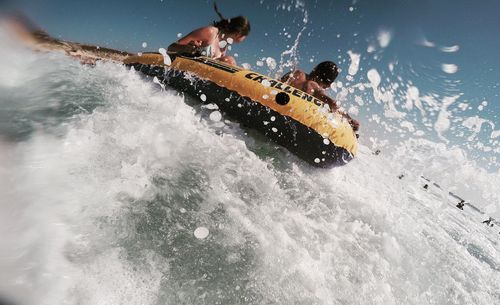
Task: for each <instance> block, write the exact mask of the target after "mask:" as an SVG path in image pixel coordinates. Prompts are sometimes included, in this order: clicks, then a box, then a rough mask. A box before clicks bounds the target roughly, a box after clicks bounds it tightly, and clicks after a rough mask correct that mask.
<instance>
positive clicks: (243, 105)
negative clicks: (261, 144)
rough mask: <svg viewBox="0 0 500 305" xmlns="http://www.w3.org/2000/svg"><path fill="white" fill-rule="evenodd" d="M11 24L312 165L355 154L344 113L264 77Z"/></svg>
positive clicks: (33, 41) (36, 43)
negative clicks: (138, 75) (224, 119)
mask: <svg viewBox="0 0 500 305" xmlns="http://www.w3.org/2000/svg"><path fill="white" fill-rule="evenodd" d="M12 24H13V28H14V32H15V33H16V35H17V36H18V37H19V38H20V39H21V40H22V41H24V43H26V44H27V45H29V46H30V47H31V48H33V49H34V50H40V51H63V52H65V53H66V54H68V55H70V56H72V57H76V58H79V59H80V60H82V59H85V60H86V61H83V62H85V63H88V62H87V61H89V60H90V63H92V62H95V61H96V60H108V61H113V62H117V63H121V64H125V65H126V66H128V67H131V68H132V67H133V68H134V69H135V70H137V71H140V72H142V73H144V74H145V75H147V76H149V77H156V78H157V79H158V80H159V81H161V82H163V83H164V84H165V85H168V86H171V87H173V88H175V89H177V90H179V91H182V92H186V93H187V94H190V95H192V96H197V97H199V98H200V100H202V101H203V102H206V103H215V104H217V105H218V107H219V109H220V110H221V112H223V113H224V114H225V115H226V116H230V117H232V118H234V119H235V120H236V121H238V122H240V123H242V124H244V125H246V126H248V127H251V128H254V129H256V130H258V131H260V132H261V133H262V134H264V135H265V136H267V137H268V138H270V139H271V140H273V141H274V142H276V143H278V144H280V145H282V146H284V147H285V148H287V149H288V150H289V151H291V152H292V153H294V154H295V155H297V156H298V157H300V158H301V159H303V160H305V161H307V162H309V163H311V164H312V165H315V166H319V167H332V166H339V165H344V164H346V163H347V162H349V161H350V160H351V159H352V158H353V157H354V155H355V154H356V151H357V145H358V143H357V138H356V135H355V134H354V131H353V130H352V128H351V126H350V125H349V123H348V122H347V120H346V119H345V118H344V117H343V116H342V115H341V114H340V113H332V112H330V111H329V110H328V109H327V108H326V107H325V105H324V104H323V102H321V101H320V100H318V99H316V98H314V97H313V96H311V95H309V94H307V93H305V92H302V91H300V90H298V89H296V88H293V87H291V86H288V85H286V84H284V83H282V82H280V81H278V80H275V79H272V78H269V77H267V76H265V75H262V74H259V73H256V72H253V71H250V70H246V69H243V68H240V67H235V66H231V65H227V64H225V63H222V62H220V61H216V60H213V59H210V58H206V57H183V56H176V57H175V58H169V57H167V56H163V55H161V54H155V53H151V54H143V55H140V56H136V55H133V54H130V53H127V52H122V51H118V50H113V49H107V48H100V47H98V46H93V45H85V44H80V43H75V42H70V41H63V40H60V39H56V38H53V37H51V36H50V35H48V34H47V33H45V32H43V31H40V30H37V29H36V28H35V27H31V28H30V26H29V25H26V24H23V23H22V22H21V23H19V22H17V21H14V22H13V23H12Z"/></svg>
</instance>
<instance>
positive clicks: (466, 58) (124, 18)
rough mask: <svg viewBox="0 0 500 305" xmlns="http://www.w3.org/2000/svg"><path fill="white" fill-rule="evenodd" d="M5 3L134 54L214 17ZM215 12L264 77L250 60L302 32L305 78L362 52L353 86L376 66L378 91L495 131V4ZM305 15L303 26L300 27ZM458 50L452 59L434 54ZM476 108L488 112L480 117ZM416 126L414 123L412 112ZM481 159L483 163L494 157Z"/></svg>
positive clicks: (177, 4)
mask: <svg viewBox="0 0 500 305" xmlns="http://www.w3.org/2000/svg"><path fill="white" fill-rule="evenodd" d="M3 3H4V4H3V7H4V10H18V11H21V12H23V13H24V14H26V15H28V16H29V17H30V18H31V19H32V20H34V21H35V23H37V24H38V25H40V26H41V27H42V28H44V29H45V30H47V31H48V32H49V33H51V34H52V35H54V36H56V37H61V38H64V39H67V40H73V41H79V42H87V43H94V44H98V45H101V46H108V47H112V48H117V49H125V50H128V51H132V52H138V51H156V50H157V49H158V48H159V47H166V46H168V44H169V43H171V42H172V41H175V40H176V39H177V34H178V33H182V34H186V33H188V32H189V31H191V30H192V29H195V28H197V27H201V26H204V25H207V24H209V23H210V22H211V21H213V20H215V19H216V14H215V13H214V11H213V9H212V1H207V0H190V1H177V0H175V1H174V0H163V1H162V0H143V1H136V0H120V1H103V0H99V1H98V0H86V1H68V0H44V1H39V0H15V1H12V0H7V1H5V0H4V2H3ZM296 3H303V7H302V6H301V5H299V7H297V6H296ZM218 5H219V8H220V10H221V12H222V13H223V14H224V15H225V16H228V17H230V16H235V15H240V14H241V15H245V16H247V17H248V18H249V19H250V21H251V24H252V32H251V34H250V36H249V37H248V39H247V40H246V41H245V42H244V43H242V44H240V45H237V46H235V47H234V48H233V50H232V51H233V52H234V53H238V55H239V56H238V58H237V60H238V61H239V62H240V63H241V62H248V63H250V64H252V67H253V68H254V69H257V70H261V72H265V70H263V69H262V68H259V67H256V65H255V63H256V61H257V60H259V59H260V58H262V57H263V56H271V57H273V58H275V59H279V58H280V54H281V52H283V51H284V50H286V49H288V48H290V46H291V45H293V42H294V40H295V38H296V37H297V34H298V33H299V31H300V30H301V29H302V28H303V27H304V26H305V29H304V31H303V33H302V36H301V39H300V43H299V47H298V59H299V61H300V66H301V67H302V68H304V69H305V70H309V69H310V68H311V67H312V66H314V64H316V63H318V62H320V61H323V60H327V59H333V60H335V61H338V63H339V64H340V66H341V68H342V69H343V70H344V71H347V69H348V67H349V56H348V55H347V51H349V50H351V51H352V52H354V53H359V54H361V64H360V66H361V70H360V72H359V73H358V74H357V75H356V76H355V79H354V83H356V82H366V81H367V79H366V72H367V71H368V70H369V69H372V68H375V69H377V71H378V72H379V73H380V75H381V76H382V85H384V82H387V83H390V82H398V80H397V78H398V77H400V78H402V79H403V81H399V82H401V83H404V84H412V85H415V86H416V87H418V88H419V90H420V92H421V93H425V94H429V95H434V96H436V98H437V99H440V98H442V97H443V96H452V95H455V94H462V96H461V97H460V98H459V101H458V102H465V103H467V104H469V105H470V108H469V109H468V110H466V111H461V112H460V111H458V110H457V109H456V107H455V106H454V107H452V108H453V109H451V110H453V111H455V112H453V113H452V114H459V115H460V116H468V117H470V116H476V115H477V116H479V117H481V118H484V119H487V120H489V121H490V122H492V123H494V124H495V125H496V128H495V129H497V130H498V129H500V126H499V125H500V118H499V113H500V103H499V101H498V100H499V91H500V56H498V50H500V39H499V38H498V37H499V36H498V35H499V33H498V30H499V29H500V18H499V17H498V12H500V1H497V0H485V1H467V0H440V1H431V0H377V1H373V0H350V1H343V0H336V1H320V0H318V1H313V0H311V1H299V2H297V1H295V0H286V1H270V0H254V1H249V0H231V1H229V0H219V1H218ZM289 7H290V10H288V8H289ZM304 8H305V10H306V11H307V14H308V20H307V23H304V22H303V19H304V12H303V11H304ZM381 31H382V32H384V31H385V32H387V33H390V34H391V40H390V44H389V45H388V46H387V47H386V48H383V50H382V49H380V48H378V49H377V50H376V51H374V52H373V53H369V52H367V48H368V46H369V45H376V42H377V35H378V33H380V32H381ZM288 35H290V38H288ZM423 41H427V46H423V45H422V42H423ZM143 42H147V44H148V47H147V48H146V49H143V48H142V43H143ZM431 43H432V44H431ZM456 45H458V46H459V50H458V51H457V52H451V53H450V52H443V51H442V49H441V48H443V47H452V46H456ZM389 63H397V65H396V67H395V68H394V70H393V71H389V69H388V64H389ZM442 64H453V65H456V66H457V67H458V71H457V72H456V73H453V74H449V73H445V72H444V71H443V70H442V68H441V65H442ZM345 76H346V73H345V72H344V73H343V74H341V76H340V77H339V80H340V81H342V82H344V83H345V82H346V80H345ZM367 98H369V97H367ZM484 101H486V102H487V106H485V107H482V108H483V110H481V111H480V110H478V107H479V106H480V104H481V103H483V102H484ZM458 102H457V103H456V104H458ZM480 108H481V107H480ZM370 111H372V112H373V111H374V110H366V109H361V110H360V113H359V116H360V118H361V121H363V120H364V119H366V118H367V117H369V116H370V115H371V114H372V113H370ZM414 118H415V119H416V120H418V114H415V115H414ZM417 125H418V124H417ZM460 130H461V129H460V128H457V130H456V133H457V134H460ZM492 131H493V128H492V127H491V126H490V125H487V124H485V125H483V129H482V130H481V133H480V134H479V135H478V136H477V138H475V140H478V141H483V142H484V143H485V144H488V145H492V144H493V145H495V144H497V143H498V141H497V142H492V140H491V139H490V134H491V132H492ZM465 133H466V134H467V131H466V130H465ZM432 136H435V135H432ZM450 139H451V141H452V142H455V143H459V142H460V141H462V140H463V136H460V135H450ZM480 154H482V156H483V157H485V158H491V156H492V155H495V153H484V152H483V153H480ZM496 155H498V154H496Z"/></svg>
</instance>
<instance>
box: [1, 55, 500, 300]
mask: <svg viewBox="0 0 500 305" xmlns="http://www.w3.org/2000/svg"><path fill="white" fill-rule="evenodd" d="M23 52H24V51H19V52H17V49H16V52H11V53H9V52H7V51H6V50H3V49H0V55H2V56H0V64H1V66H2V67H3V70H2V71H0V79H1V80H6V82H1V83H0V96H1V97H2V98H1V99H0V107H2V108H1V109H2V110H6V109H9V111H12V112H10V113H9V114H11V116H12V117H20V118H23V120H18V121H15V124H13V126H14V127H15V128H14V129H6V127H5V125H0V131H1V132H2V140H1V141H0V180H1V181H2V184H1V185H0V195H1V196H0V253H1V254H0V270H2V272H0V295H1V296H6V297H11V298H13V299H15V300H16V301H17V302H18V303H19V304H26V305H31V304H42V305H43V304H82V305H87V304H124V303H126V304H160V303H161V304H182V303H186V304H215V303H217V302H220V303H221V304H237V303H241V302H243V301H242V297H243V298H247V299H246V300H245V301H244V302H245V303H254V304H262V303H277V304H280V303H281V304H313V303H316V304H337V303H338V304H344V303H345V304H431V303H434V304H481V305H482V304H494V303H495V302H496V300H497V299H498V291H500V284H499V283H500V280H499V275H498V274H499V272H498V271H499V269H500V268H499V266H500V261H499V257H500V256H499V251H500V250H499V249H498V231H497V230H495V228H496V226H495V227H494V228H490V227H486V226H484V225H483V224H481V223H480V222H481V221H483V220H484V219H485V217H486V215H484V214H480V213H478V212H476V211H475V210H473V209H472V208H471V207H470V206H466V207H465V209H464V211H460V210H458V209H457V208H455V206H454V205H455V204H456V202H457V200H456V198H453V197H450V196H448V195H447V192H448V191H452V192H453V193H456V194H459V195H461V196H463V197H464V199H466V200H467V201H468V202H470V203H472V204H474V206H477V207H478V208H479V209H481V210H483V211H485V212H486V213H488V215H492V216H494V217H500V210H499V208H498V204H497V202H498V200H499V199H500V195H499V193H498V181H499V179H500V177H499V174H498V172H494V173H488V172H486V171H485V170H482V169H481V168H479V167H478V166H477V165H476V164H475V162H472V161H471V160H470V157H469V156H468V154H467V153H466V152H465V151H464V150H463V149H461V148H459V147H453V146H448V145H445V144H443V143H438V142H435V141H431V140H430V139H426V138H415V137H405V138H403V137H401V138H397V139H396V141H394V139H387V138H384V137H383V132H380V134H382V135H380V134H377V135H376V134H374V133H373V132H372V130H375V131H378V130H377V129H376V128H377V127H380V128H388V129H391V130H398V128H400V127H402V128H403V129H405V130H407V131H408V132H413V133H414V134H415V136H419V135H420V136H422V135H426V133H427V131H426V132H425V133H422V130H420V129H421V127H420V125H419V126H417V125H416V124H415V122H413V121H410V118H408V117H413V116H412V113H411V112H408V113H407V115H406V116H405V118H403V119H401V118H393V119H387V118H385V117H384V115H383V114H382V113H383V112H376V113H375V112H374V113H370V117H372V118H373V123H371V122H366V123H364V124H366V126H367V127H365V128H366V129H365V134H363V135H362V137H361V138H360V139H361V141H362V142H361V145H360V147H359V153H358V155H357V157H356V159H355V160H354V161H352V162H351V163H350V164H348V165H347V166H344V167H341V168H336V169H334V170H318V169H314V168H311V167H309V166H306V165H304V164H302V163H300V161H298V160H297V159H296V158H295V157H293V156H289V155H288V154H287V153H286V152H283V150H282V149H281V148H279V146H276V145H273V144H270V143H269V142H268V141H266V140H265V139H261V138H259V137H254V136H252V135H250V134H246V132H247V131H246V130H245V129H244V128H241V127H239V125H238V124H231V122H227V121H224V122H222V120H221V121H217V122H213V121H212V120H211V119H210V118H211V114H213V113H214V112H215V111H211V112H210V113H211V114H210V115H209V116H208V119H207V117H205V116H203V114H202V113H203V111H207V110H211V109H205V108H203V109H202V108H201V107H197V106H193V107H191V106H188V105H187V104H185V103H184V101H183V98H182V97H180V95H179V94H178V93H177V92H174V91H170V90H168V89H167V90H164V91H162V90H160V88H159V87H158V85H157V84H155V83H153V82H152V81H150V80H147V79H145V78H143V77H142V76H141V75H140V74H139V73H137V72H134V71H129V70H126V69H125V68H124V67H120V66H118V65H114V64H108V63H98V64H97V65H96V66H95V67H93V68H90V67H84V66H80V65H79V63H78V62H76V61H71V60H69V59H66V58H64V57H63V55H60V54H58V55H54V54H31V53H29V52H27V53H23ZM11 72H12V74H10V73H11ZM381 75H384V74H383V73H382V72H381V71H380V73H379V71H377V70H370V71H369V72H368V75H367V77H368V79H369V82H370V84H369V85H370V87H371V88H372V89H373V90H374V92H375V90H376V91H377V92H378V93H377V94H378V96H377V97H378V99H379V101H380V102H381V104H377V103H373V102H372V101H371V99H369V98H366V96H364V95H363V96H361V94H362V93H366V94H367V95H368V94H369V96H371V94H372V92H371V91H372V90H365V91H362V90H361V88H365V86H366V84H364V85H363V84H360V85H359V86H356V87H354V88H356V91H354V94H353V95H358V97H359V98H358V99H357V103H358V104H359V105H360V106H361V105H362V107H360V113H363V112H364V111H367V110H366V108H369V107H373V108H375V107H380V108H381V109H382V111H385V110H387V109H389V110H396V111H397V112H401V111H402V110H401V109H405V108H403V106H402V105H399V104H397V102H398V99H397V98H396V97H397V95H396V92H395V91H394V89H392V88H393V87H394V86H392V84H391V85H390V86H385V84H386V78H385V77H384V81H383V82H382V76H381ZM49 76H50V77H49ZM27 80H29V81H27ZM387 82H388V81H387ZM346 86H347V85H344V88H342V89H345V91H344V90H343V92H344V93H345V92H348V93H349V91H348V89H347V88H345V87H346ZM413 86H414V88H412V87H410V86H408V87H404V86H401V88H402V90H403V94H402V99H401V100H402V101H404V102H407V101H406V98H408V99H410V100H411V102H412V104H413V105H414V106H415V107H417V108H418V107H423V108H422V109H424V110H426V113H429V114H428V115H427V116H425V117H424V118H426V119H427V121H425V123H426V124H428V125H430V126H431V127H430V128H431V129H432V128H434V126H436V128H438V130H439V131H440V132H441V134H442V136H446V133H447V132H448V131H451V130H452V129H453V126H454V125H453V124H455V123H454V119H455V118H454V117H453V112H452V110H454V109H455V108H454V106H455V102H456V103H457V104H458V100H459V97H455V96H452V97H448V98H446V99H445V98H442V97H440V98H437V97H433V96H432V95H429V94H426V93H425V92H422V90H419V89H418V88H417V87H416V86H415V85H413ZM366 87H368V86H366ZM358 89H359V91H358ZM35 93H36V94H35ZM7 96H8V97H9V99H7V98H4V97H7ZM348 97H349V95H346V98H348ZM353 99H354V97H353ZM417 101H420V103H421V105H420V106H417ZM191 102H192V101H191ZM188 104H189V103H188ZM390 107H394V108H392V109H391V108H390ZM51 109H52V110H54V113H55V114H51V113H52V112H50V111H49V110H51ZM68 109H73V110H68ZM457 109H458V108H457ZM474 109H475V107H474ZM198 110H203V111H198ZM431 112H435V113H436V114H435V116H432V115H431V114H430V113H431ZM40 113H41V114H42V115H41V116H40ZM13 114H15V115H13ZM0 115H4V116H3V117H2V118H4V117H6V116H5V114H4V113H0ZM438 116H439V119H437V118H436V117H438ZM331 118H332V119H333V116H332V117H331ZM275 119H276V118H275ZM270 120H272V118H270ZM392 120H394V122H393V121H392ZM435 121H439V123H438V122H435ZM9 122H11V121H9ZM434 123H435V124H434ZM479 123H481V118H480V117H478V118H474V119H469V120H465V122H463V121H460V122H459V123H456V124H460V125H461V126H462V127H464V128H465V129H469V128H470V129H471V131H472V132H476V131H479V132H481V131H483V130H485V129H487V128H486V126H488V128H490V126H491V125H489V124H486V125H485V123H484V122H482V123H481V126H482V127H479V126H478V124H479ZM23 124H30V125H23ZM218 124H222V126H221V127H219V126H220V125H218ZM269 124H270V126H272V124H275V123H274V122H272V121H271V123H269ZM8 126H9V127H10V125H8ZM23 126H28V127H23ZM362 126H365V125H362ZM368 126H369V127H368ZM273 128H276V127H273ZM488 130H489V129H488ZM276 131H277V132H280V131H281V130H278V129H277V128H276ZM371 132H372V135H370V133H371ZM498 136H499V132H498V131H495V130H493V131H492V132H491V138H492V139H495V138H497V137H498ZM427 138H430V137H428V136H427ZM390 141H393V143H392V144H391V145H389V142H390ZM394 142H396V143H394ZM324 144H325V147H326V145H330V144H331V143H330V141H329V140H328V139H324ZM371 145H375V146H377V147H380V148H381V153H380V154H379V155H374V154H373V153H372V151H371V149H370V148H369V146H371ZM323 157H324V154H323V153H318V156H317V162H321V161H322V158H323ZM401 174H404V178H402V179H398V178H397V176H398V175H401ZM421 175H423V176H425V177H428V178H430V179H432V180H433V181H435V182H436V183H437V184H439V185H440V186H441V189H439V188H437V187H436V186H434V184H432V183H429V182H424V180H422V179H421V178H420V176H421ZM424 183H429V184H430V187H429V189H428V190H427V191H425V190H423V188H422V185H423V184H424ZM201 227H203V228H205V229H206V231H204V232H205V233H207V232H208V233H209V234H208V236H205V239H198V238H197V236H196V235H197V234H195V232H196V230H197V229H200V228H201ZM202 236H203V235H202Z"/></svg>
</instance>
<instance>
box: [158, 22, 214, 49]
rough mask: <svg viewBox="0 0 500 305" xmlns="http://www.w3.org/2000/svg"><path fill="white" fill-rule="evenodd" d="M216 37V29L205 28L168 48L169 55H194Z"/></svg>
mask: <svg viewBox="0 0 500 305" xmlns="http://www.w3.org/2000/svg"><path fill="white" fill-rule="evenodd" d="M216 37H217V28H215V27H211V26H207V27H204V28H200V29H197V30H194V31H192V32H191V33H189V34H187V35H186V36H184V37H182V38H181V39H179V40H178V41H177V42H174V43H172V44H171V45H170V46H169V47H168V50H167V51H168V53H169V54H196V53H197V52H198V51H200V49H201V48H203V47H206V46H208V45H210V44H212V42H213V41H214V39H215V38H216Z"/></svg>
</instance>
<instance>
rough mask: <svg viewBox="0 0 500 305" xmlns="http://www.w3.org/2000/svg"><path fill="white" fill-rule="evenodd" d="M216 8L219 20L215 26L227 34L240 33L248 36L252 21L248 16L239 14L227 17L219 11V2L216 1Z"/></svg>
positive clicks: (214, 23) (215, 22)
mask: <svg viewBox="0 0 500 305" xmlns="http://www.w3.org/2000/svg"><path fill="white" fill-rule="evenodd" d="M214 9H215V12H216V13H217V15H218V16H219V18H220V20H219V21H214V22H213V26H214V27H216V28H218V29H219V30H220V31H221V32H223V33H227V34H240V35H243V36H247V35H248V34H249V33H250V21H248V19H247V18H246V17H243V16H237V17H233V18H229V19H226V18H224V16H222V14H221V13H220V12H219V9H218V8H217V4H216V3H215V2H214Z"/></svg>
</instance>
